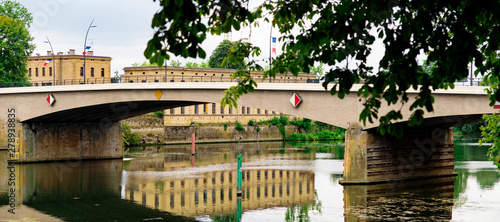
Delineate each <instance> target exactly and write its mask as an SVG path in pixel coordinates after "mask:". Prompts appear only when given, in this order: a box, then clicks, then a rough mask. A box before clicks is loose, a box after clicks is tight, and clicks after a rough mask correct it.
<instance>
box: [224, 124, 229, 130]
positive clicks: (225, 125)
mask: <svg viewBox="0 0 500 222" xmlns="http://www.w3.org/2000/svg"><path fill="white" fill-rule="evenodd" d="M223 125H224V131H226V130H227V127H228V126H229V123H227V122H226V123H223Z"/></svg>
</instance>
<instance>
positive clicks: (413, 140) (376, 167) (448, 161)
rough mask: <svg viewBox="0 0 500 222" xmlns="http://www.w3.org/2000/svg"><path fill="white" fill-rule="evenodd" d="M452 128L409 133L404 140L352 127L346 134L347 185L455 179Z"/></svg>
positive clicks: (345, 182)
mask: <svg viewBox="0 0 500 222" xmlns="http://www.w3.org/2000/svg"><path fill="white" fill-rule="evenodd" d="M454 161H455V158H454V144H453V131H452V129H450V128H416V129H407V130H405V133H404V136H403V137H402V138H395V137H392V136H382V135H380V134H378V133H376V132H371V131H363V130H361V129H360V128H357V127H351V128H349V129H348V130H347V132H346V151H345V156H344V180H343V181H342V183H344V184H357V183H361V184H363V183H379V182H386V181H392V180H413V179H422V178H429V177H442V176H453V175H455V173H454Z"/></svg>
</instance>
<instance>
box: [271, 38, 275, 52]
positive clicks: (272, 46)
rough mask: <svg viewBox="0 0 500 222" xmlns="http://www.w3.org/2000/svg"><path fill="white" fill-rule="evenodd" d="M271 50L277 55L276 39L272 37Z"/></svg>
mask: <svg viewBox="0 0 500 222" xmlns="http://www.w3.org/2000/svg"><path fill="white" fill-rule="evenodd" d="M271 43H272V44H271V48H272V52H273V53H274V55H276V37H271Z"/></svg>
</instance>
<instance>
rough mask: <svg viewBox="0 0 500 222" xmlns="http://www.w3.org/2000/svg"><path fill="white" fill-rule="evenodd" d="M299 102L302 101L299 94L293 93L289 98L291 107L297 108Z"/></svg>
mask: <svg viewBox="0 0 500 222" xmlns="http://www.w3.org/2000/svg"><path fill="white" fill-rule="evenodd" d="M300 102H302V99H301V98H300V96H299V94H297V93H293V94H292V98H290V103H291V104H292V106H293V107H295V108H297V106H299V104H300Z"/></svg>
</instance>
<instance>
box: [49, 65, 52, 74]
mask: <svg viewBox="0 0 500 222" xmlns="http://www.w3.org/2000/svg"><path fill="white" fill-rule="evenodd" d="M49 76H52V67H49Z"/></svg>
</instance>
